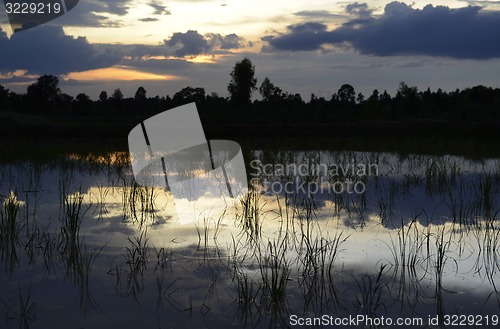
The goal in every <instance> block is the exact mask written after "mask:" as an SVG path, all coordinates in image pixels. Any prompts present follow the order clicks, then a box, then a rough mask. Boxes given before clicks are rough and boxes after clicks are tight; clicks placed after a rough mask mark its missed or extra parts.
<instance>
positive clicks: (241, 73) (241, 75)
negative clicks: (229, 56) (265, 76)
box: [227, 57, 257, 105]
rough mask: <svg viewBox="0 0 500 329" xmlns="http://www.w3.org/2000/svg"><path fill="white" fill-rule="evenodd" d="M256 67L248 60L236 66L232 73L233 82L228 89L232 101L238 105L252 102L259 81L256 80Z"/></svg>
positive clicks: (245, 59)
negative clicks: (251, 98)
mask: <svg viewBox="0 0 500 329" xmlns="http://www.w3.org/2000/svg"><path fill="white" fill-rule="evenodd" d="M254 75H255V66H254V65H253V64H252V62H251V61H250V60H249V59H248V58H246V57H245V58H244V59H243V60H242V61H241V62H237V63H236V64H235V65H234V68H233V71H232V72H231V82H230V83H229V86H228V87H227V89H228V91H229V94H230V96H231V101H232V102H234V103H235V104H238V105H243V104H247V103H249V102H250V97H251V96H252V92H253V91H254V90H255V89H257V87H256V86H257V79H256V78H254Z"/></svg>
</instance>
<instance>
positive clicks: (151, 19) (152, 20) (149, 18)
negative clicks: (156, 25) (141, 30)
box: [139, 17, 158, 23]
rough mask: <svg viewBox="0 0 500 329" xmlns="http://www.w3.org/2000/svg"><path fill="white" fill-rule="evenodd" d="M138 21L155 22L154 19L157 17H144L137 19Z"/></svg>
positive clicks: (156, 19)
mask: <svg viewBox="0 0 500 329" xmlns="http://www.w3.org/2000/svg"><path fill="white" fill-rule="evenodd" d="M139 21H141V22H144V23H147V22H156V21H158V18H154V17H146V18H141V19H139Z"/></svg>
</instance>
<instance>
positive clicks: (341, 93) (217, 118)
mask: <svg viewBox="0 0 500 329" xmlns="http://www.w3.org/2000/svg"><path fill="white" fill-rule="evenodd" d="M230 77H231V80H230V82H229V84H228V94H229V96H228V97H221V96H219V95H217V94H216V93H210V94H207V93H206V91H205V89H204V88H203V87H193V86H187V87H185V88H183V89H181V90H180V91H178V92H176V93H175V94H174V95H173V96H172V97H171V96H170V95H167V96H162V97H160V96H154V97H148V95H147V91H146V90H145V89H144V88H143V87H139V88H138V89H137V91H136V93H135V95H134V97H130V98H125V97H124V96H123V93H122V92H121V90H120V89H116V90H114V91H113V92H112V93H111V94H110V95H108V93H107V92H106V91H102V92H101V93H100V95H99V99H98V100H96V101H94V100H92V99H91V98H90V97H89V96H88V95H86V94H85V93H80V94H78V95H77V96H76V97H72V96H70V95H68V94H66V93H63V92H62V91H61V89H60V88H59V80H58V78H57V77H56V76H53V75H43V76H41V77H39V78H38V80H37V81H36V82H35V83H33V84H31V85H30V86H29V87H28V88H27V92H26V93H25V94H18V93H15V92H12V91H9V90H7V89H6V88H4V87H3V86H1V85H0V111H11V112H18V113H25V114H35V115H41V116H49V117H53V118H61V117H62V118H71V117H75V118H76V117H77V118H82V117H89V118H96V119H97V118H100V119H101V120H104V119H106V118H109V120H110V121H113V120H131V121H133V120H136V119H137V118H145V117H149V116H152V115H154V114H156V113H160V112H163V111H165V110H166V109H169V108H173V107H176V106H179V105H182V104H186V103H189V102H196V104H197V106H198V108H199V111H200V115H201V117H202V119H203V120H204V121H205V122H206V123H208V124H213V125H224V124H261V123H263V124H301V123H318V124H323V123H335V122H356V121H373V120H377V121H384V120H388V121H401V120H444V121H491V120H498V119H500V89H498V88H495V89H494V88H491V87H485V86H481V85H479V86H475V87H472V88H466V89H463V90H459V89H457V90H455V91H452V92H445V91H443V90H441V89H438V90H437V91H431V90H430V88H428V89H427V90H424V91H419V90H418V89H417V87H412V86H408V85H407V84H406V83H404V82H401V83H400V85H399V88H398V90H397V93H396V95H395V96H391V95H389V94H388V93H387V91H383V92H380V91H379V90H377V89H375V90H374V91H373V92H372V94H371V95H369V96H365V95H363V94H362V93H357V92H356V91H355V88H354V87H353V86H351V85H349V84H343V85H341V86H340V88H339V89H338V90H336V91H334V92H333V93H332V96H331V97H330V98H329V99H327V98H324V97H317V96H315V95H314V94H311V95H310V97H309V99H307V100H304V99H303V98H302V96H301V95H300V94H292V93H288V92H286V91H283V90H282V89H281V88H279V87H278V86H276V85H275V84H273V83H272V82H271V80H270V79H269V78H267V77H266V78H265V79H264V81H262V83H261V84H260V86H259V85H258V84H257V83H258V81H257V79H256V78H255V66H254V65H253V64H252V62H251V61H250V60H249V59H248V58H244V59H243V60H241V61H239V62H237V63H236V64H235V65H234V67H233V70H232V71H231V73H230ZM255 92H258V93H259V94H260V96H261V98H260V99H258V100H254V101H252V95H253V94H254V93H255Z"/></svg>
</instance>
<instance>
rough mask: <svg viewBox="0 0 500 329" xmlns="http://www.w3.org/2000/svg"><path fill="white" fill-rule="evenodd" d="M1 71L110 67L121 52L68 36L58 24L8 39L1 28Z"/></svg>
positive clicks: (46, 71) (60, 70)
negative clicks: (105, 49)
mask: <svg viewBox="0 0 500 329" xmlns="http://www.w3.org/2000/svg"><path fill="white" fill-rule="evenodd" d="M0 49H2V51H1V52H0V71H2V72H12V71H16V70H27V71H28V72H29V73H31V74H46V73H50V74H56V75H60V74H65V73H68V72H76V71H85V70H90V69H97V68H103V67H109V66H112V65H114V64H116V63H118V62H119V61H120V60H121V57H122V56H121V55H120V54H118V53H116V52H112V51H107V52H103V51H101V50H100V49H99V48H98V47H95V46H93V45H91V44H89V43H88V41H87V39H86V38H83V37H77V38H74V37H73V36H69V35H66V34H64V31H63V29H62V28H61V27H59V26H39V27H37V28H36V29H30V30H26V31H24V32H22V33H15V34H13V35H12V36H11V38H10V39H8V38H7V37H6V36H5V33H4V32H3V31H2V30H1V29H0Z"/></svg>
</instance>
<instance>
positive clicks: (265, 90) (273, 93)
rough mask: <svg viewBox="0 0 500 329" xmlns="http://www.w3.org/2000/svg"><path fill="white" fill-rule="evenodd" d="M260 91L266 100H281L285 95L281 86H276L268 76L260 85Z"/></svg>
mask: <svg viewBox="0 0 500 329" xmlns="http://www.w3.org/2000/svg"><path fill="white" fill-rule="evenodd" d="M259 93H260V94H261V95H262V98H263V99H264V101H266V102H269V101H272V100H279V99H281V98H282V97H283V91H282V90H281V88H279V87H276V86H275V85H274V84H273V83H272V82H271V81H270V80H269V78H268V77H266V78H265V79H264V81H263V82H262V84H261V85H260V87H259Z"/></svg>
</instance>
